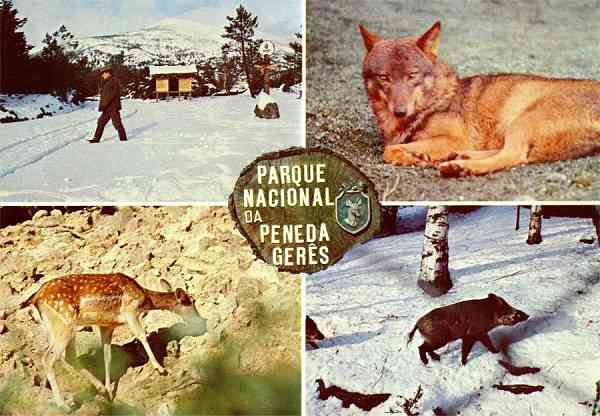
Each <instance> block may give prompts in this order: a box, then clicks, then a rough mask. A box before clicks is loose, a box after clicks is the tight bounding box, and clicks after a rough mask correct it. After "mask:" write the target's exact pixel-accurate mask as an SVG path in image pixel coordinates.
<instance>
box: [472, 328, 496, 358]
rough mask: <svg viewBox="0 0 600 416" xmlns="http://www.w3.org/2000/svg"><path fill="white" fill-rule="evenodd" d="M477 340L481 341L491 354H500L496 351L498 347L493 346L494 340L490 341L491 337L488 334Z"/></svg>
mask: <svg viewBox="0 0 600 416" xmlns="http://www.w3.org/2000/svg"><path fill="white" fill-rule="evenodd" d="M477 340H479V341H480V342H481V343H482V344H483V345H484V346H485V347H486V348H487V349H488V351H489V352H492V353H494V354H496V353H498V352H499V351H498V350H497V349H496V347H494V344H492V340H491V339H490V336H489V335H488V334H487V332H486V333H485V334H483V335H480V336H478V337H477Z"/></svg>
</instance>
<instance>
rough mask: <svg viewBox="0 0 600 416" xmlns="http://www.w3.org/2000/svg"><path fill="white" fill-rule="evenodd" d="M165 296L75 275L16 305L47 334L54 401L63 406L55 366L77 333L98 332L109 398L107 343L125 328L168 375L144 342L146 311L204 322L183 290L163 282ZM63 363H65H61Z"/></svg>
mask: <svg viewBox="0 0 600 416" xmlns="http://www.w3.org/2000/svg"><path fill="white" fill-rule="evenodd" d="M160 282H161V285H162V286H163V288H164V289H165V290H168V292H155V291H152V290H149V289H145V288H143V287H142V286H140V285H139V284H138V283H137V282H136V281H135V280H134V279H132V278H130V277H128V276H126V275H124V274H121V273H115V274H75V275H69V276H64V277H60V278H58V279H54V280H51V281H49V282H47V283H45V284H44V285H43V286H42V287H41V288H40V289H39V290H38V291H37V292H36V293H34V294H33V295H31V296H29V298H27V299H25V300H23V301H22V302H20V303H19V306H20V307H25V306H31V307H32V310H33V316H34V318H35V319H36V321H38V322H40V323H42V325H43V326H44V328H45V329H46V331H47V333H48V339H49V344H50V345H49V347H48V350H47V351H46V353H45V355H44V358H43V366H44V369H45V371H46V374H47V378H48V382H49V383H50V388H51V389H52V395H53V397H54V401H55V402H56V403H57V404H58V405H59V406H65V402H64V400H63V398H62V396H61V393H60V390H59V388H58V384H57V382H56V376H55V374H54V363H55V362H56V360H57V359H63V361H64V352H65V350H66V348H67V346H68V344H69V342H71V341H72V340H73V338H74V335H75V332H76V331H77V328H78V327H84V326H93V327H95V329H96V330H97V332H99V334H100V338H101V340H102V344H103V349H104V368H105V388H106V391H107V393H108V396H109V398H112V394H111V383H110V361H111V339H112V334H113V331H114V329H115V328H116V327H117V326H119V325H123V324H127V325H128V326H129V328H130V329H131V331H132V332H133V334H134V335H135V336H136V337H137V339H138V340H139V341H140V342H141V343H142V345H143V346H144V349H145V350H146V353H147V354H148V358H149V360H150V362H151V363H152V365H153V366H154V368H155V369H156V370H158V372H159V373H161V374H165V373H166V370H165V369H164V367H163V366H161V365H160V364H159V362H158V361H157V359H156V357H155V356H154V354H153V352H152V350H151V349H150V345H149V344H148V341H147V339H146V333H145V331H144V328H143V327H142V324H141V318H142V316H143V315H144V314H145V313H146V312H148V311H150V310H156V309H160V310H168V311H171V312H174V313H176V314H178V315H180V316H181V317H183V318H184V320H185V321H186V322H188V323H194V324H196V323H201V324H203V325H206V321H205V320H204V319H203V318H202V317H201V316H200V315H199V314H198V312H197V310H196V308H195V307H194V303H193V301H192V299H191V298H190V297H189V296H188V294H187V293H186V292H185V291H184V290H183V289H180V288H178V289H176V290H175V291H173V290H172V288H171V286H170V285H169V283H168V282H167V281H165V280H162V279H161V281H160ZM64 362H65V363H66V361H64Z"/></svg>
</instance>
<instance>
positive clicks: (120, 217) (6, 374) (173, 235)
mask: <svg viewBox="0 0 600 416" xmlns="http://www.w3.org/2000/svg"><path fill="white" fill-rule="evenodd" d="M3 209H6V208H3ZM112 272H122V273H125V274H127V275H129V276H131V277H134V278H135V279H136V280H137V282H139V283H140V284H141V285H142V286H144V287H146V288H149V289H153V290H161V288H160V285H159V278H164V279H166V280H167V281H169V282H170V283H171V285H172V286H173V287H182V288H185V289H186V290H187V291H188V293H189V294H190V295H191V296H192V297H193V298H194V299H195V304H196V308H197V309H198V311H199V312H200V314H201V315H202V316H203V317H205V318H206V319H208V331H207V332H206V333H204V334H202V335H199V334H193V336H189V335H190V333H189V332H187V333H186V329H185V328H184V327H185V326H184V324H183V323H181V322H180V320H179V318H178V317H177V316H176V315H173V314H171V313H169V312H164V311H153V312H151V313H149V314H148V315H147V316H146V318H144V326H145V327H146V330H147V332H148V333H149V334H150V335H149V342H150V344H151V345H152V347H153V351H154V352H155V355H156V356H157V357H158V358H159V361H160V360H161V359H162V360H163V362H164V365H165V367H166V369H167V371H168V374H167V375H166V376H161V375H159V374H158V373H157V372H155V371H154V370H153V369H152V366H151V365H150V364H149V363H147V358H146V356H145V354H144V353H143V350H142V349H141V348H140V345H139V343H138V342H137V341H135V339H134V337H133V335H132V334H131V332H130V331H129V330H128V328H126V327H120V328H118V329H117V331H116V333H115V336H114V338H113V345H114V346H113V368H112V379H114V380H117V387H116V398H115V400H114V401H113V402H110V401H108V400H107V399H106V397H104V395H103V394H101V392H98V391H97V390H96V389H95V388H94V386H93V384H91V383H90V382H89V381H87V379H86V378H85V377H83V376H82V375H81V373H82V372H81V371H73V370H70V369H69V367H68V366H65V365H63V364H62V363H60V364H57V365H56V369H57V370H56V371H57V375H58V382H59V384H60V386H61V388H62V389H63V391H64V395H65V396H66V397H67V401H68V402H70V404H71V406H72V412H71V413H70V414H72V415H99V414H115V413H119V414H148V415H161V416H166V415H171V414H181V411H182V410H181V409H185V411H186V413H189V412H193V411H194V409H195V408H194V406H195V404H194V403H200V402H202V403H203V406H204V407H203V408H202V409H204V410H203V411H208V410H206V409H213V411H217V410H219V411H222V412H231V413H234V412H236V411H237V412H238V413H237V414H244V409H252V407H251V405H249V404H248V401H244V400H241V401H240V403H237V404H236V406H237V408H236V409H235V410H233V409H227V408H226V407H224V406H226V403H230V402H232V401H234V399H233V397H234V394H235V392H233V393H232V390H231V389H229V390H227V389H225V388H221V387H222V386H223V385H226V384H227V380H219V379H218V378H219V375H221V376H223V375H224V374H225V375H226V374H230V375H231V377H236V380H238V381H239V380H245V381H244V382H249V383H250V384H252V380H259V382H260V385H261V386H262V387H261V388H262V390H261V391H263V393H264V392H265V391H267V390H269V388H271V387H272V386H270V385H269V382H268V381H269V380H273V379H277V380H278V383H277V384H278V386H279V387H274V388H276V389H277V388H278V389H279V390H277V392H278V393H277V394H278V395H279V396H283V395H284V394H287V395H288V397H294V396H297V398H296V401H297V403H298V408H297V409H298V411H299V400H300V399H299V395H300V390H299V389H300V379H299V377H300V370H299V369H300V348H299V345H300V292H301V289H300V277H298V276H293V275H289V274H285V273H278V272H277V271H276V270H275V269H274V268H273V267H271V266H269V265H267V264H265V263H263V262H262V261H258V260H256V259H255V257H254V256H253V254H252V252H251V250H250V248H249V247H248V245H247V244H246V241H245V240H244V239H243V237H242V236H241V235H240V234H239V233H238V232H237V231H236V230H235V229H234V225H233V222H232V220H231V219H230V217H229V214H228V212H227V211H226V210H225V209H223V208H208V207H161V208H140V207H135V208H133V207H121V208H118V209H116V211H115V210H110V209H108V210H107V209H106V208H104V209H100V208H85V209H82V210H81V211H76V212H70V213H62V212H61V211H59V210H53V211H51V212H47V211H38V212H37V213H36V214H35V215H34V217H33V219H32V220H28V221H25V222H22V223H19V224H17V225H13V226H8V227H5V228H2V229H0V302H1V303H4V302H9V301H10V300H12V299H14V298H15V297H17V296H18V295H19V294H21V293H23V291H24V290H26V289H27V288H29V287H31V285H34V284H36V282H38V283H39V282H43V281H45V280H46V279H50V278H54V277H59V276H62V275H66V274H72V273H112ZM0 319H3V320H1V321H0V414H14V415H25V414H27V415H36V414H63V411H62V410H61V409H58V408H56V407H54V406H52V404H51V392H50V389H49V387H47V386H46V385H45V376H44V372H43V371H42V369H41V365H40V364H41V361H40V360H41V357H42V355H43V353H44V352H45V350H46V348H47V345H48V341H47V339H46V336H45V334H44V333H43V331H42V329H41V328H40V327H39V326H38V325H37V324H35V322H34V321H33V320H32V318H31V316H30V314H29V313H28V311H27V309H22V310H19V311H18V312H16V313H14V314H11V315H8V316H0ZM99 343H100V341H99V339H97V338H96V336H95V334H94V333H93V332H88V331H80V332H79V333H78V335H77V343H76V347H77V357H76V358H74V360H73V359H69V357H67V359H68V360H69V362H71V364H73V365H74V366H75V367H77V368H82V367H83V368H85V369H87V370H88V371H89V372H90V373H92V374H95V375H96V376H97V377H98V378H100V379H101V380H102V379H103V370H102V368H103V364H102V363H103V361H102V358H101V357H102V354H101V352H100V350H99V349H98V348H99ZM205 364H206V365H205ZM225 367H227V368H225ZM215 368H216V369H217V370H218V371H217V370H215ZM224 368H225V369H224ZM208 369H212V370H210V371H209V370H208ZM225 378H227V377H225ZM265 380H267V381H265ZM240 383H241V381H240ZM286 383H287V384H286ZM283 385H287V386H290V388H289V389H288V390H287V391H285V392H283V393H282V392H281V386H283ZM234 390H235V389H234ZM269 391H270V390H269ZM208 392H210V394H208ZM223 392H226V393H223ZM219 394H221V395H223V394H227V395H229V397H228V398H226V399H227V400H225V399H224V398H223V397H219ZM265 394H267V393H265ZM211 401H212V402H211ZM219 401H221V402H223V403H225V404H223V403H221V404H215V405H214V406H213V405H212V404H211V403H213V402H214V403H218V402H219ZM263 401H264V400H263ZM287 401H288V402H290V400H287ZM267 402H268V400H267ZM292 402H293V400H292ZM207 403H208V404H207ZM288 405H290V403H288ZM292 405H293V403H292ZM211 406H212V407H211ZM219 406H220V407H219ZM277 406H279V409H281V406H282V404H281V403H278V404H276V405H274V406H272V407H271V410H272V409H277V408H278V407H277ZM215 409H217V410H215ZM262 409H263V410H264V411H265V412H267V411H269V409H268V408H262ZM287 409H288V410H289V407H288V408H287Z"/></svg>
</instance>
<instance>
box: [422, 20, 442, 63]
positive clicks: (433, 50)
mask: <svg viewBox="0 0 600 416" xmlns="http://www.w3.org/2000/svg"><path fill="white" fill-rule="evenodd" d="M441 35H442V25H441V23H440V22H439V21H438V22H435V23H434V24H433V26H431V27H430V28H429V30H428V31H427V32H425V33H424V34H423V35H422V36H421V37H420V38H419V39H418V40H417V46H418V47H419V49H421V50H422V51H423V52H425V55H427V57H428V58H429V59H431V60H432V61H433V62H435V61H436V59H437V57H438V49H439V47H440V37H441Z"/></svg>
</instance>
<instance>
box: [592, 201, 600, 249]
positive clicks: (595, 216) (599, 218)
mask: <svg viewBox="0 0 600 416" xmlns="http://www.w3.org/2000/svg"><path fill="white" fill-rule="evenodd" d="M592 210H593V211H592V222H593V223H594V228H595V229H596V237H597V238H598V245H599V246H600V205H594V206H593V207H592Z"/></svg>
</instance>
